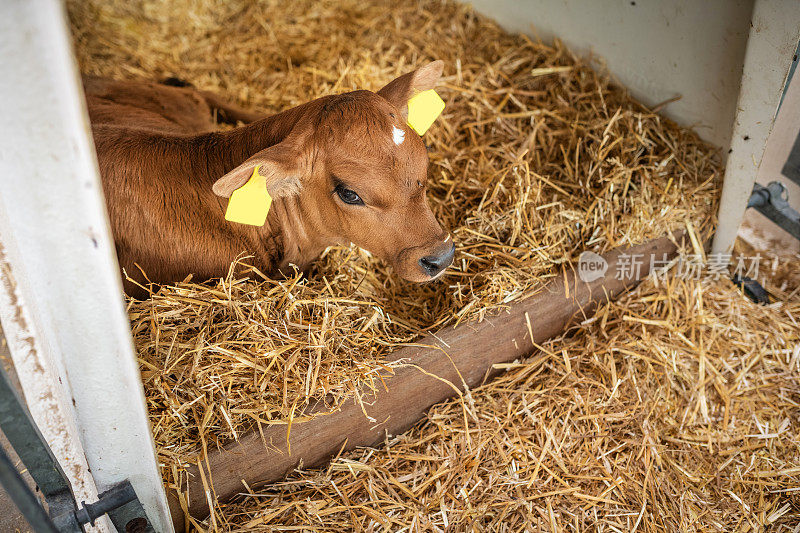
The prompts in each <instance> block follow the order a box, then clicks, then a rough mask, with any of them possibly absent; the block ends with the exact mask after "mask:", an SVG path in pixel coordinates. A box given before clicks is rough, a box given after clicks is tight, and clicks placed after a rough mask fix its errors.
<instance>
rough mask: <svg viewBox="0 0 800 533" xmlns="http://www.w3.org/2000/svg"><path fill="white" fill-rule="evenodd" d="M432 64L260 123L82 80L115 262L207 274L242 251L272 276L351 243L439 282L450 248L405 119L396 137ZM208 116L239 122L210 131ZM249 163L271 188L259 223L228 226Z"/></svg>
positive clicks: (149, 272) (173, 95)
mask: <svg viewBox="0 0 800 533" xmlns="http://www.w3.org/2000/svg"><path fill="white" fill-rule="evenodd" d="M437 63H438V62H437ZM432 65H434V68H433V71H435V72H433V74H435V76H434V75H432V74H431V73H430V72H428V73H427V74H426V72H425V71H424V69H421V70H420V71H415V72H414V73H410V74H407V75H405V76H401V77H400V78H398V79H397V80H395V81H394V82H392V83H390V84H389V85H387V87H385V88H384V89H383V90H382V91H384V92H383V94H381V92H379V93H372V92H369V91H356V92H353V93H347V94H345V95H336V96H328V97H323V98H320V99H317V100H314V101H312V102H309V103H307V104H304V105H301V106H298V107H296V108H293V109H290V110H287V111H284V112H282V113H279V114H277V115H274V116H270V117H264V118H258V117H257V115H254V114H252V113H249V112H247V111H244V110H242V109H239V108H237V107H235V106H232V105H228V104H225V103H224V102H222V101H221V100H220V99H219V98H217V97H215V96H214V95H210V94H208V93H204V92H201V91H197V90H195V89H193V88H190V87H172V86H166V85H162V84H158V83H149V82H121V81H112V80H103V79H97V78H85V79H84V87H85V92H86V97H87V103H88V109H89V116H90V120H91V123H92V130H93V134H94V140H95V145H96V148H97V155H98V161H99V165H100V173H101V176H102V180H103V187H104V191H105V195H106V200H107V207H108V213H109V218H110V221H111V227H112V232H113V235H114V239H115V243H116V248H117V254H118V258H119V261H120V266H121V267H122V268H123V269H124V270H125V272H126V273H127V275H128V276H129V277H131V278H133V279H134V280H137V281H138V282H139V283H143V284H144V283H145V282H146V281H148V280H149V281H152V282H155V283H168V282H176V281H180V280H182V279H184V278H186V277H187V276H189V275H192V276H193V277H194V279H195V280H205V279H209V278H213V277H218V276H224V275H225V274H226V273H227V271H228V269H229V267H230V264H231V262H232V261H233V260H234V259H236V257H237V256H240V255H241V254H242V253H247V254H250V255H252V256H253V259H251V260H249V261H250V262H252V263H253V264H254V266H255V267H256V268H258V269H260V270H261V271H263V272H264V273H266V274H276V273H277V272H278V271H279V270H282V269H286V268H287V267H288V266H289V265H290V264H293V265H297V266H298V267H300V268H305V267H306V266H307V265H308V264H309V263H310V262H311V261H313V260H314V259H315V258H316V257H317V256H318V255H319V254H320V253H321V252H322V251H323V250H324V249H325V248H326V247H327V246H330V245H332V244H337V243H344V242H354V243H356V244H357V245H359V246H362V247H364V248H366V249H368V250H370V251H372V252H373V253H376V254H377V255H379V256H381V257H383V258H384V259H386V260H388V261H390V262H392V263H393V264H394V265H395V268H396V269H397V270H398V271H399V272H400V274H401V275H402V276H403V277H406V278H407V279H411V280H413V281H425V280H426V279H432V278H433V277H436V275H438V274H439V273H441V270H442V269H441V268H438V266H439V263H444V262H446V263H447V264H449V262H450V260H451V259H452V249H453V245H452V242H451V241H450V239H449V235H447V234H446V233H445V232H444V231H443V230H442V229H441V227H440V226H439V225H438V223H437V222H436V220H435V218H434V217H433V215H432V213H431V211H430V209H429V207H428V206H427V203H426V201H425V197H424V182H425V180H426V174H427V171H426V167H427V154H426V153H425V148H424V145H423V143H422V142H421V140H420V139H419V137H417V136H413V137H412V136H411V134H412V130H408V129H407V127H405V129H403V130H402V131H403V133H405V132H406V131H407V132H408V133H409V135H401V137H404V139H402V140H401V143H399V144H398V143H397V139H398V135H397V133H396V132H397V131H400V128H403V127H404V126H405V124H404V118H403V116H404V115H403V113H404V112H405V109H404V105H405V101H407V99H408V97H409V96H410V95H411V94H412V93H413V89H415V88H416V89H425V88H426V87H427V86H428V85H431V81H430V79H429V78H434V77H435V78H436V79H438V76H439V74H440V73H441V65H440V64H439V65H436V63H434V64H432ZM429 70H430V68H429ZM420 72H422V73H423V74H426V76H427V77H426V76H421V75H420V74H419V73H420ZM415 78H416V81H415ZM415 84H416V85H415ZM393 100H394V101H393ZM214 114H216V115H217V117H218V118H220V119H222V120H225V121H229V122H232V123H235V122H246V124H245V125H243V126H240V127H238V128H235V129H232V130H228V131H215V123H214V121H213V116H214ZM415 137H416V138H415ZM405 138H408V140H405ZM393 140H394V142H393ZM404 145H405V146H404ZM256 165H258V166H259V172H260V173H261V174H262V175H265V176H266V177H267V188H268V190H269V192H270V193H271V195H272V196H273V203H272V206H271V208H270V210H269V214H268V216H267V221H266V223H265V224H264V226H263V227H255V226H248V225H242V224H236V223H232V222H228V221H226V220H225V218H224V213H225V209H226V205H227V200H226V198H225V197H226V196H229V195H230V193H231V192H232V190H234V189H235V188H238V186H241V185H242V184H244V183H245V182H246V181H247V179H248V178H249V177H250V175H252V170H253V168H254V167H255V166H256ZM356 191H357V194H356ZM353 195H355V196H353ZM354 197H355V198H356V199H357V200H358V202H351V200H353V198H354ZM448 257H449V259H448ZM431 258H433V259H434V260H437V261H438V263H435V264H436V265H437V268H436V269H433V268H432V267H431V263H430V260H431ZM426 261H428V262H426ZM444 266H445V267H446V266H447V265H446V264H445V265H444ZM145 275H146V276H147V277H146V279H145V277H144V276H145ZM125 285H126V287H125V288H126V291H127V292H129V293H131V294H135V295H141V294H142V293H143V291H142V290H141V289H140V288H138V287H137V285H136V284H135V283H131V282H129V281H126V282H125Z"/></svg>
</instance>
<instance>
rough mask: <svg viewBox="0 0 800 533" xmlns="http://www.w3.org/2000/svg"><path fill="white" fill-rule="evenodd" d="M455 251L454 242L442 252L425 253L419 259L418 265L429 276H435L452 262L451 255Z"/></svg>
mask: <svg viewBox="0 0 800 533" xmlns="http://www.w3.org/2000/svg"><path fill="white" fill-rule="evenodd" d="M455 253H456V246H455V244H452V243H451V244H450V246H449V247H448V248H447V249H446V250H445V251H444V252H442V253H440V254H437V255H426V256H425V257H423V258H422V259H420V260H419V266H421V267H422V269H423V270H424V271H425V272H426V273H427V274H428V275H429V276H431V277H433V276H435V275H436V274H438V273H439V272H441V271H442V270H444V269H445V268H447V267H448V266H450V263H452V262H453V256H454V255H455Z"/></svg>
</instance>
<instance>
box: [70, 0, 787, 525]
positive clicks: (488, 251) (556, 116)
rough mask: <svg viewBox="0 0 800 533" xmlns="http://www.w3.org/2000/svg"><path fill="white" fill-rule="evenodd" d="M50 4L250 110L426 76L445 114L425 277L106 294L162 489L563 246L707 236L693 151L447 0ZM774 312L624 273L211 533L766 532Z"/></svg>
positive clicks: (345, 261) (96, 50) (657, 123)
mask: <svg viewBox="0 0 800 533" xmlns="http://www.w3.org/2000/svg"><path fill="white" fill-rule="evenodd" d="M69 11H70V18H71V22H72V27H73V32H74V36H75V40H76V48H77V53H78V58H79V62H80V64H81V68H82V70H83V71H84V72H89V73H92V74H96V75H103V76H109V77H115V78H123V79H124V78H133V77H145V78H150V79H152V78H156V79H158V78H162V77H166V76H178V77H180V78H183V79H187V80H189V81H191V82H192V83H193V84H194V85H196V86H198V87H200V88H203V89H208V90H213V91H216V92H218V93H220V94H222V95H225V96H226V97H228V98H230V99H231V100H232V101H236V102H238V103H240V104H242V105H245V106H247V107H250V108H253V109H257V110H261V111H263V112H264V113H265V114H266V113H273V112H277V111H280V110H282V109H286V108H288V107H291V106H294V105H297V104H299V103H302V102H305V101H308V100H310V99H313V98H315V97H318V96H321V95H324V94H330V93H333V92H343V91H347V90H351V89H355V88H369V89H373V90H377V89H378V88H380V87H381V86H382V84H384V83H386V82H388V81H390V80H391V79H392V78H393V77H395V76H397V75H398V74H401V73H404V72H407V71H408V70H410V69H411V68H413V67H414V66H415V65H421V64H424V62H426V61H429V60H432V59H443V60H444V61H445V62H446V64H447V67H446V70H445V78H444V80H443V84H442V85H441V87H440V88H439V89H438V92H439V93H440V94H441V95H442V97H443V98H444V99H445V101H446V102H447V108H446V109H445V113H444V115H443V116H442V117H441V118H440V119H439V121H438V122H437V123H436V124H435V125H434V126H433V128H432V129H431V130H430V131H429V132H428V133H427V134H426V136H425V141H426V143H428V144H429V145H430V147H431V151H430V157H431V167H430V188H429V199H430V202H431V205H432V207H433V209H434V212H435V213H436V215H437V217H438V218H439V220H441V221H442V223H443V225H445V226H447V227H449V228H450V229H451V230H452V232H453V237H454V241H455V242H456V245H457V260H456V263H455V265H454V267H453V268H451V269H450V270H449V271H448V274H447V275H446V276H444V277H443V278H442V279H441V281H438V282H436V283H432V284H427V285H415V284H410V283H406V282H403V281H402V280H399V279H397V278H396V277H395V276H393V275H392V273H391V271H390V270H389V269H388V268H387V267H386V266H385V265H383V264H382V263H380V262H378V261H376V260H374V259H373V258H371V257H370V256H369V255H368V254H366V253H365V252H363V251H360V250H357V249H348V248H334V249H330V250H328V251H327V252H326V254H325V255H324V256H323V257H322V258H321V259H320V261H319V262H318V264H317V265H316V267H315V268H314V270H313V272H312V273H311V275H310V276H309V277H308V278H306V277H305V276H302V275H300V274H297V275H295V276H290V277H289V278H287V279H281V280H267V279H263V278H261V277H259V276H258V275H257V274H256V275H255V279H253V280H245V279H238V278H235V277H233V276H228V277H227V278H225V279H221V280H212V281H210V282H206V283H196V282H201V281H203V280H190V281H186V282H183V283H180V284H176V285H175V286H172V287H163V288H162V289H161V290H160V291H159V292H157V293H156V294H153V295H152V296H151V298H149V299H147V300H145V301H135V300H131V301H130V303H129V311H130V317H131V322H132V327H133V333H134V337H135V341H136V345H137V349H138V351H139V356H140V362H141V368H142V375H143V379H144V386H145V392H146V395H147V400H148V406H149V409H150V414H151V420H152V424H153V430H154V436H155V440H156V444H157V448H158V452H159V456H160V459H161V461H162V465H163V469H164V474H165V477H166V479H168V480H174V479H176V478H177V477H178V476H179V475H180V469H181V467H182V466H184V465H185V464H187V463H190V462H193V461H196V460H197V457H198V453H201V454H202V450H203V449H209V448H213V447H214V446H217V445H219V444H221V443H224V442H227V441H230V440H232V439H235V438H236V437H237V436H239V435H241V434H242V433H243V432H245V431H248V430H250V429H252V428H253V427H254V426H255V425H257V424H274V423H284V424H285V423H288V422H291V423H302V420H303V416H304V415H303V410H304V408H305V407H307V406H308V405H309V404H310V403H311V402H313V401H315V400H318V399H323V400H324V401H325V402H326V404H327V405H328V406H329V407H330V409H335V408H336V407H337V406H338V405H341V403H342V402H345V401H353V399H355V401H358V398H359V395H360V394H361V393H362V392H363V391H364V390H366V389H369V388H375V387H378V386H381V385H380V384H381V382H380V376H381V375H382V374H385V373H388V372H391V368H389V367H387V365H386V363H385V362H384V361H383V356H384V355H385V354H386V353H388V352H389V351H391V350H392V349H394V347H396V346H398V345H401V344H403V343H407V342H411V341H413V340H415V339H416V338H418V337H419V336H420V335H422V334H424V333H425V332H428V331H435V330H436V329H438V328H441V327H445V326H448V325H452V324H456V323H458V322H460V321H463V320H473V319H480V318H481V317H482V316H485V315H486V314H487V313H496V312H501V310H502V308H503V307H504V306H507V305H509V304H510V303H511V302H513V301H515V300H518V299H521V298H525V297H526V296H529V295H530V294H532V293H534V292H535V291H536V290H537V289H538V288H539V287H541V285H542V284H543V283H544V282H546V281H547V279H548V278H549V277H551V276H552V275H554V273H557V272H559V271H560V268H559V265H561V264H562V263H564V262H566V261H573V260H575V259H576V257H577V255H578V254H579V253H580V252H581V251H583V250H586V249H591V250H594V251H597V252H603V251H606V250H609V249H612V248H615V247H618V246H626V245H629V244H634V243H639V242H642V241H644V240H647V239H649V238H653V237H658V236H661V235H662V234H664V233H665V232H666V231H667V230H669V229H673V228H688V229H690V231H693V232H694V233H696V234H697V235H698V236H699V239H701V240H702V239H703V238H705V237H707V236H708V235H709V232H710V229H711V228H712V227H713V224H714V213H715V210H716V201H717V195H718V186H719V179H720V176H721V167H720V163H719V154H718V153H717V151H716V150H714V149H713V148H712V147H710V146H707V145H706V144H704V143H703V142H702V141H700V140H699V139H698V138H697V137H696V136H695V135H694V134H693V133H692V132H690V131H688V130H685V129H682V128H679V127H678V126H676V125H675V124H674V123H672V122H670V121H669V120H667V119H664V118H663V117H661V116H660V115H658V113H657V111H658V107H657V108H655V109H648V108H646V107H645V106H643V105H641V104H639V103H638V102H636V101H635V100H634V99H632V98H631V97H630V96H629V95H628V93H627V92H626V91H625V89H624V88H622V87H620V86H619V85H617V84H615V83H614V82H613V80H612V79H610V77H609V76H608V75H607V74H605V73H604V72H603V69H602V67H597V65H595V66H596V67H597V68H592V66H591V65H590V64H588V63H587V62H585V61H583V60H580V59H578V58H576V57H575V56H573V55H572V54H571V53H570V52H569V50H567V49H566V48H565V47H564V46H563V45H561V44H560V43H559V42H555V43H552V44H546V43H541V42H537V41H533V40H531V39H529V38H527V37H525V36H520V35H511V34H508V33H506V32H504V31H503V30H501V29H500V28H499V27H498V26H496V25H495V24H494V23H493V22H491V21H490V20H488V19H486V18H484V17H482V16H479V15H477V14H475V13H474V12H473V11H472V10H471V9H470V8H469V7H467V6H464V5H460V4H456V3H452V2H440V1H418V2H383V1H371V2H360V1H354V0H346V1H342V2H338V1H336V2H334V1H332V0H323V1H298V2H258V3H254V2H249V1H230V2H225V3H216V2H210V1H202V0H201V1H191V2H190V1H189V0H177V1H173V2H166V1H161V0H158V1H156V0H144V1H140V2H133V3H129V2H111V3H105V2H99V1H90V2H70V3H69ZM242 262H243V263H245V264H246V262H247V258H246V256H243V259H242ZM776 290H778V289H776ZM793 301H794V300H793ZM792 305H794V304H792ZM796 310H797V309H796V307H791V305H789V304H786V305H785V306H775V307H772V308H759V307H755V306H751V305H750V304H748V303H747V302H744V301H743V300H742V299H741V298H740V297H738V295H737V293H736V292H735V291H734V290H733V289H732V288H731V287H729V286H728V285H726V283H725V282H717V283H699V282H698V283H695V282H684V281H677V280H672V281H671V282H670V283H669V284H668V285H667V286H666V288H665V287H664V286H663V285H662V286H660V287H656V286H654V285H648V286H647V287H644V288H642V289H641V290H640V291H639V292H638V293H636V295H635V296H630V297H627V298H626V299H625V300H623V301H622V302H620V303H618V304H613V305H611V306H609V307H607V308H604V309H602V310H601V311H600V312H599V313H600V314H599V315H598V317H599V318H598V319H597V320H595V321H594V322H592V323H591V324H587V325H586V326H584V327H582V328H579V329H578V330H577V331H575V332H573V334H571V335H570V336H568V337H565V338H564V339H562V340H560V341H558V342H557V343H552V344H550V345H549V348H548V350H549V353H547V354H538V355H534V356H533V358H532V359H531V360H530V361H527V362H524V363H520V365H519V367H514V368H513V369H512V370H511V371H509V372H508V373H507V374H506V375H504V376H503V377H502V378H501V379H500V380H499V381H498V382H496V383H494V384H491V385H488V386H486V387H484V388H481V389H479V390H476V391H473V393H472V398H471V399H472V402H471V403H469V405H466V404H464V405H461V404H456V403H450V404H445V405H443V406H439V407H437V408H436V409H435V410H434V411H433V412H432V413H431V415H430V417H429V420H428V421H427V422H426V423H425V424H424V425H422V426H420V427H419V428H417V429H415V430H414V431H412V432H410V433H409V434H408V435H405V436H401V437H398V438H397V439H396V440H395V441H393V442H391V443H389V444H387V447H386V448H385V449H382V450H377V451H372V450H369V451H363V452H357V453H355V454H353V455H352V456H350V457H348V458H341V459H340V460H339V461H337V462H336V463H334V465H333V466H332V468H331V470H329V471H326V472H318V473H311V472H309V473H301V474H298V476H296V477H295V478H293V479H292V480H289V481H287V483H286V484H279V485H275V486H273V487H271V488H270V489H269V490H268V491H267V492H265V493H263V494H262V495H261V496H259V497H253V498H251V499H250V500H248V501H247V502H245V503H243V504H242V505H241V506H240V507H237V508H235V509H233V508H231V509H228V510H227V511H226V514H224V515H215V517H214V520H215V523H216V525H217V526H225V527H230V528H233V529H235V528H236V527H245V526H246V525H247V524H248V523H251V525H254V526H255V527H264V528H267V527H268V526H267V524H269V523H271V521H274V522H276V523H284V524H288V523H297V524H303V523H313V524H316V525H317V526H318V527H319V528H321V529H325V528H327V529H329V530H335V529H337V528H339V527H340V526H342V525H344V524H345V523H349V522H348V521H353V522H354V523H360V524H361V525H362V526H363V527H365V528H367V529H368V528H369V526H368V523H369V521H374V522H375V523H376V524H378V523H388V524H391V525H390V526H389V527H390V528H391V529H396V528H397V527H399V525H400V524H406V525H410V524H411V523H412V521H413V524H414V526H415V527H416V529H419V530H426V529H429V528H432V527H434V525H436V527H439V528H442V527H445V526H446V524H447V523H449V524H459V525H458V526H454V527H456V528H457V529H459V530H460V529H462V526H463V527H467V525H468V524H473V525H474V526H475V527H476V528H479V529H480V528H481V527H483V526H487V525H488V524H492V523H494V524H501V523H506V524H509V526H508V527H509V530H514V529H515V526H513V525H512V524H514V523H516V524H521V523H522V521H523V520H528V519H532V520H539V521H540V522H541V524H543V525H546V524H549V523H550V522H551V521H555V523H557V524H559V527H562V528H567V527H573V528H576V529H581V528H582V527H583V526H585V525H587V524H589V523H598V524H599V523H601V522H603V521H605V522H604V523H605V524H606V527H607V528H610V529H613V528H614V527H616V528H617V529H620V530H627V529H630V528H632V527H633V526H634V525H635V524H636V523H637V522H638V524H639V526H638V527H639V528H641V529H642V530H648V529H651V530H652V529H654V528H660V527H662V526H663V527H666V526H667V525H675V524H684V526H685V527H686V528H688V529H687V530H689V529H691V528H692V527H695V526H696V525H697V524H706V525H709V526H708V527H709V528H711V529H713V528H714V527H716V525H715V524H732V523H736V521H737V520H740V522H739V525H743V524H750V525H752V526H753V527H755V524H756V522H754V520H755V521H757V520H762V522H763V521H764V520H766V518H765V517H769V516H773V514H774V513H779V514H780V513H784V514H781V516H780V518H776V519H775V521H780V520H783V521H784V522H785V521H786V520H787V518H786V517H787V516H788V514H786V513H788V511H786V512H784V511H781V509H783V507H782V506H783V505H784V503H785V502H794V504H795V505H796V501H794V500H791V498H792V497H794V496H792V495H793V494H794V493H792V492H783V493H776V492H774V490H782V489H788V488H789V487H788V486H784V485H782V484H781V483H782V481H780V479H781V476H780V475H778V474H774V475H772V474H769V472H782V471H783V470H784V469H785V468H790V469H791V468H795V470H797V462H796V457H797V454H796V452H797V450H796V447H795V448H792V446H794V445H792V444H790V443H791V442H792V439H794V438H795V436H796V435H795V434H794V433H792V431H791V423H790V424H789V426H788V427H787V426H786V423H784V422H783V420H790V421H791V420H794V421H795V422H796V419H797V412H796V410H794V411H793V409H795V408H796V401H797V396H796V386H795V387H794V389H792V388H791V381H790V377H791V376H792V372H794V373H795V374H794V376H795V378H796V372H797V355H796V352H795V355H792V354H791V353H789V352H787V351H786V350H789V351H791V350H790V346H788V345H787V344H785V343H784V341H782V340H781V339H788V340H791V339H795V340H796V338H797V337H796V329H792V327H796V323H794V319H793V318H792V317H791V314H790V312H791V311H795V312H796ZM625 317H629V318H625ZM630 317H633V318H630ZM637 317H638V318H639V319H641V320H636V318H637ZM647 320H652V321H654V322H653V323H652V324H650V323H648V322H647ZM734 326H735V327H734ZM679 334H680V335H679ZM781 350H783V351H781ZM698 383H702V384H704V385H703V386H701V385H698ZM792 395H794V396H792ZM463 409H467V411H468V413H469V417H468V420H469V426H468V427H464V425H463V413H462V411H461V410H463ZM459 413H460V414H459ZM792 417H793V418H792ZM459 420H461V422H459ZM723 422H724V424H723ZM459 423H460V424H461V425H460V426H459ZM764 424H767V425H766V426H765V425H764ZM782 424H783V425H782ZM759 428H761V429H759ZM763 428H767V429H763ZM762 429H763V431H762ZM772 433H778V436H776V437H764V436H763V435H768V434H769V435H771V434H772ZM751 435H756V436H751ZM759 435H760V436H759ZM794 442H795V443H796V440H795V441H794ZM521 443H524V446H523V445H522V444H521ZM756 445H759V446H760V447H759V446H756ZM740 448H741V449H740ZM739 449H740V450H739ZM725 450H727V451H726V452H725V453H723V452H724V451H725ZM736 450H739V451H736ZM725 454H727V455H725ZM726 461H728V462H727V463H726ZM792 461H794V463H792ZM786 465H790V466H786ZM791 465H794V466H791ZM765 472H766V473H767V474H764V473H765ZM791 472H794V473H795V474H796V473H797V472H796V471H790V473H791ZM761 474H764V475H761ZM709 476H711V477H709ZM737 476H738V477H737ZM784 477H785V476H784ZM677 495H680V496H677ZM737 498H739V500H741V502H739V500H737ZM369 500H375V501H376V502H384V504H385V505H384V504H381V505H379V504H377V503H375V504H368V503H367V502H368V501H369ZM259 502H261V503H259ZM259 508H260V509H259ZM745 509H749V510H745ZM662 510H663V511H664V514H663V516H662V515H661V514H660V513H661V511H662ZM270 512H274V514H273V515H272V516H271V517H270V516H267V517H266V518H264V517H263V515H265V514H267V515H269V513H270ZM759 513H760V514H759ZM770 513H773V514H770ZM762 515H763V516H762ZM312 517H313V518H312ZM415 517H416V518H415ZM759 517H760V518H759ZM773 517H774V516H773ZM386 520H389V522H386ZM514 520H516V521H517V522H514ZM592 521H594V522H592ZM234 524H235V525H234ZM568 524H573V525H572V526H569V525H568ZM614 524H616V525H614ZM626 524H627V525H626ZM692 524H694V525H692ZM612 526H613V527H612ZM315 527H316V526H315ZM531 527H533V526H531ZM543 527H544V526H543ZM547 527H549V526H547ZM726 527H727V526H726ZM412 529H413V528H412ZM516 529H518V527H516ZM667 529H670V528H669V527H668V528H667ZM723 529H724V528H723Z"/></svg>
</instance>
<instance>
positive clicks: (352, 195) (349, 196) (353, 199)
mask: <svg viewBox="0 0 800 533" xmlns="http://www.w3.org/2000/svg"><path fill="white" fill-rule="evenodd" d="M336 194H338V195H339V198H341V200H342V201H343V202H344V203H346V204H350V205H364V200H362V199H361V197H360V196H359V195H358V193H356V191H354V190H352V189H348V188H347V187H345V186H343V185H337V186H336Z"/></svg>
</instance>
